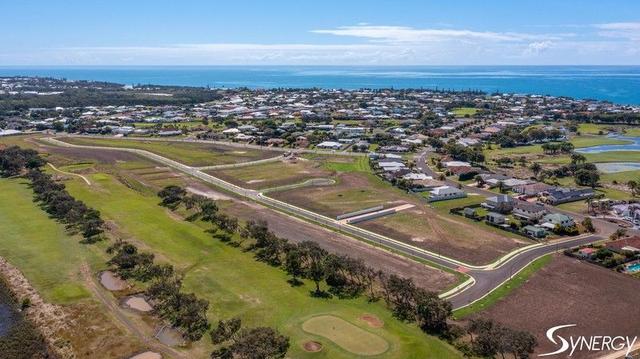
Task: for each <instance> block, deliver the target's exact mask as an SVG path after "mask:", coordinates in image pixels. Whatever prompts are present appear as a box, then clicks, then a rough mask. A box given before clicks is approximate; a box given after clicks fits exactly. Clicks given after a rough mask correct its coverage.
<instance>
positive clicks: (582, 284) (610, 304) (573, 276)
mask: <svg viewBox="0 0 640 359" xmlns="http://www.w3.org/2000/svg"><path fill="white" fill-rule="evenodd" d="M638 293H640V281H638V280H637V279H634V278H631V277H629V276H626V275H623V274H620V273H616V272H613V271H610V270H607V269H605V268H601V267H598V266H595V265H591V264H588V263H584V262H580V261H578V260H576V259H573V258H569V257H566V256H564V255H560V254H558V255H556V256H555V257H554V258H553V260H552V261H551V263H549V264H548V265H547V266H545V267H544V268H542V269H541V270H540V271H539V272H537V273H536V274H534V275H533V277H531V279H530V280H529V281H528V282H527V283H525V284H524V285H523V286H522V287H520V288H518V289H517V290H515V291H514V292H513V293H512V294H511V295H509V296H508V297H507V298H505V299H503V300H501V301H499V302H498V303H497V304H496V305H494V306H493V307H491V308H489V309H488V310H486V311H484V312H483V313H480V314H479V315H480V316H483V317H489V318H492V319H494V320H496V321H498V322H502V323H504V324H505V325H509V326H511V327H514V328H518V329H522V330H527V331H529V332H531V333H532V334H534V335H535V336H536V337H537V339H538V348H537V350H536V351H537V353H547V352H550V351H553V350H555V349H557V347H556V346H554V345H553V344H552V343H551V342H549V341H548V340H547V339H546V337H545V332H546V330H547V329H549V328H550V327H553V326H556V325H563V324H577V326H576V327H575V328H567V329H562V330H563V332H562V334H563V336H564V337H565V338H567V337H568V336H570V335H574V336H577V335H587V336H589V335H611V336H614V335H630V336H636V335H640V325H639V324H638V320H637V319H638V318H640V305H638V300H637V299H636V298H637V296H638ZM534 308H535V309H534ZM600 354H602V353H600ZM597 356H598V355H589V354H588V353H586V352H582V353H575V354H574V355H573V357H576V358H592V357H597Z"/></svg>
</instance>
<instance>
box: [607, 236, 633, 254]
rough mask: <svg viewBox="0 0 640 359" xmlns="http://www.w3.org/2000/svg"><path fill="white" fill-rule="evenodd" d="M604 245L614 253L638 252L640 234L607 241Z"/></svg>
mask: <svg viewBox="0 0 640 359" xmlns="http://www.w3.org/2000/svg"><path fill="white" fill-rule="evenodd" d="M606 247H607V248H608V249H609V250H611V251H613V252H616V253H624V252H633V253H640V236H633V237H629V238H623V239H618V240H617V241H613V242H609V243H607V244H606Z"/></svg>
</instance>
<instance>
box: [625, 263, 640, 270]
mask: <svg viewBox="0 0 640 359" xmlns="http://www.w3.org/2000/svg"><path fill="white" fill-rule="evenodd" d="M627 272H628V273H635V272H640V262H638V263H633V264H630V265H628V266H627Z"/></svg>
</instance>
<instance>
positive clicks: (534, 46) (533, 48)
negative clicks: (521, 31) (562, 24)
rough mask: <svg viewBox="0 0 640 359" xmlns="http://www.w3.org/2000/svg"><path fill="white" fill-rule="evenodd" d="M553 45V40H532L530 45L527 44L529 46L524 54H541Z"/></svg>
mask: <svg viewBox="0 0 640 359" xmlns="http://www.w3.org/2000/svg"><path fill="white" fill-rule="evenodd" d="M552 46H553V43H552V42H551V41H536V42H532V43H530V44H529V45H527V47H526V48H525V50H524V52H523V54H524V55H525V56H531V55H539V54H541V53H543V52H545V51H547V50H548V49H549V48H551V47H552Z"/></svg>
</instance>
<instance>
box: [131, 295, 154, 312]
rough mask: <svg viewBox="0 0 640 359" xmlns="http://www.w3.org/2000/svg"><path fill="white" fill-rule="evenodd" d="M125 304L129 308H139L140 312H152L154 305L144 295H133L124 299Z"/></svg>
mask: <svg viewBox="0 0 640 359" xmlns="http://www.w3.org/2000/svg"><path fill="white" fill-rule="evenodd" d="M124 305H125V306H126V307H127V308H130V309H134V310H137V311H139V312H150V311H152V310H153V307H152V306H151V304H149V302H147V300H146V299H144V297H142V296H132V297H129V298H127V299H125V301H124Z"/></svg>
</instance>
